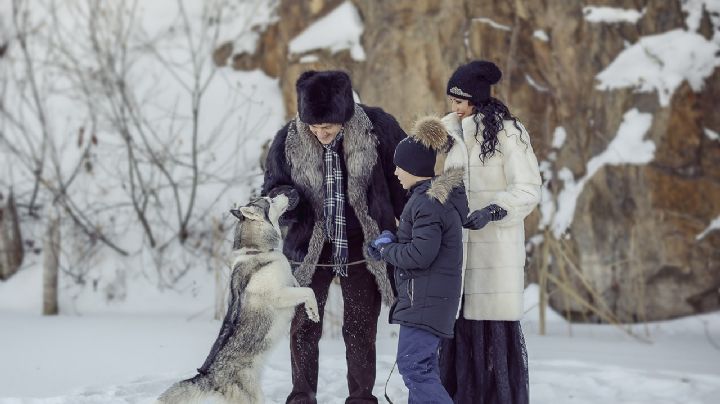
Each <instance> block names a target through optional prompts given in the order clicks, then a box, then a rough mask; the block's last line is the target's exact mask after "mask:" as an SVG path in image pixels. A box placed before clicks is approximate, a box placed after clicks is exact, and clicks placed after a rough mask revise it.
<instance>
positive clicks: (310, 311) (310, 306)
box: [305, 300, 320, 323]
mask: <svg viewBox="0 0 720 404" xmlns="http://www.w3.org/2000/svg"><path fill="white" fill-rule="evenodd" d="M305 313H307V316H308V318H309V319H310V320H312V321H313V322H316V323H319V322H320V315H319V314H318V307H317V303H316V302H315V301H314V300H311V301H309V302H305Z"/></svg>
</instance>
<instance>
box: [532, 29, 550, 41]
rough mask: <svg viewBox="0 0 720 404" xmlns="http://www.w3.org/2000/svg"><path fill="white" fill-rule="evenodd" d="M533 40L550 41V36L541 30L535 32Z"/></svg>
mask: <svg viewBox="0 0 720 404" xmlns="http://www.w3.org/2000/svg"><path fill="white" fill-rule="evenodd" d="M533 38H535V39H539V40H541V41H543V42H548V41H550V37H548V34H547V33H546V32H545V31H543V30H541V29H536V30H535V32H533Z"/></svg>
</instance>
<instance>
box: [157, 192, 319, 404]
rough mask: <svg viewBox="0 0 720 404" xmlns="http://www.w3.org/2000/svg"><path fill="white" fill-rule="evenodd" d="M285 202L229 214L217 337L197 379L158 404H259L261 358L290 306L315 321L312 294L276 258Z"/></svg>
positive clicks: (262, 201)
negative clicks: (225, 291)
mask: <svg viewBox="0 0 720 404" xmlns="http://www.w3.org/2000/svg"><path fill="white" fill-rule="evenodd" d="M288 203H289V200H288V198H287V197H286V196H285V195H283V194H280V195H278V196H276V197H275V198H268V197H264V198H257V199H255V200H253V201H251V202H250V203H249V204H247V205H246V206H243V207H241V208H240V209H233V210H231V213H232V214H233V215H234V216H235V217H237V218H238V219H239V223H238V224H237V225H236V227H235V240H234V242H233V254H234V262H233V266H232V268H233V269H232V276H231V280H230V302H229V304H228V310H227V314H226V315H225V319H224V320H223V323H222V326H221V328H220V335H218V337H217V340H216V341H215V344H213V346H212V349H211V350H210V354H209V355H208V357H207V359H206V360H205V363H204V364H203V365H202V367H200V368H199V369H198V370H197V371H198V374H197V375H196V376H195V377H193V378H191V379H187V380H183V381H181V382H178V383H175V384H174V385H172V386H171V387H170V388H169V389H168V390H167V391H165V392H164V393H163V394H162V395H161V396H160V398H159V399H158V400H159V403H163V404H180V403H183V404H190V403H198V404H199V403H203V404H207V403H213V404H226V403H227V404H229V403H243V404H255V403H262V402H263V394H262V390H261V389H260V377H259V376H260V371H261V368H262V362H263V357H264V354H265V353H267V352H268V351H269V350H270V349H271V348H272V347H273V346H274V345H275V343H276V342H277V340H278V339H279V338H280V337H281V336H282V335H283V333H284V332H287V329H288V327H289V325H290V320H292V317H293V315H294V314H295V306H297V305H299V304H302V303H304V304H305V312H306V313H307V315H308V317H309V318H310V319H311V320H312V321H315V322H318V321H319V320H320V318H319V317H318V308H317V301H316V300H315V294H314V293H313V290H312V289H310V288H301V287H299V286H298V283H297V281H296V280H295V278H294V277H293V275H292V273H291V270H290V263H289V262H288V260H287V258H285V256H284V255H283V253H282V246H281V243H282V239H281V236H280V226H279V224H278V220H279V218H280V215H282V214H283V212H285V210H286V209H287V208H288Z"/></svg>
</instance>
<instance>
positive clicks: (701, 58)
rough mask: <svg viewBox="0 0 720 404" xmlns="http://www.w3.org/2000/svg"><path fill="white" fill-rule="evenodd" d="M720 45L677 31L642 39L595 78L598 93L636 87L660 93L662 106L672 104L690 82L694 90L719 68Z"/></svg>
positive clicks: (701, 37)
mask: <svg viewBox="0 0 720 404" xmlns="http://www.w3.org/2000/svg"><path fill="white" fill-rule="evenodd" d="M718 54H720V45H719V44H718V43H717V42H713V41H708V40H707V39H705V38H704V37H703V36H702V35H700V34H697V33H694V32H688V31H685V30H682V29H675V30H672V31H668V32H664V33H662V34H657V35H649V36H645V37H642V38H641V39H640V40H639V41H638V42H637V43H635V44H633V45H630V46H629V47H627V48H626V49H624V50H623V51H622V52H620V54H619V55H618V56H617V57H616V58H615V60H614V61H613V62H612V63H610V65H609V66H607V67H606V68H605V69H604V70H603V71H602V72H600V73H599V74H598V75H597V76H596V79H597V80H598V81H599V84H598V85H597V88H598V89H599V90H613V89H619V88H628V87H629V88H634V89H635V91H637V92H653V91H657V93H658V97H659V99H660V104H661V105H662V106H664V107H666V106H668V105H669V104H670V99H671V98H672V95H673V93H674V92H675V90H676V89H677V88H678V87H679V86H680V84H682V82H684V81H687V82H688V84H690V87H691V88H692V89H693V91H696V92H699V91H701V90H702V89H703V86H704V83H705V80H706V79H707V78H708V77H709V76H710V75H711V74H712V73H713V71H714V70H715V68H716V67H717V66H719V65H720V56H718Z"/></svg>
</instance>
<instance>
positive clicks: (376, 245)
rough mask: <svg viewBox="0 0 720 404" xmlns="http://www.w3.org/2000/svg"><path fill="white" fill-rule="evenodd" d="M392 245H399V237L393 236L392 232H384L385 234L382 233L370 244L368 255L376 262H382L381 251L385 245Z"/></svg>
mask: <svg viewBox="0 0 720 404" xmlns="http://www.w3.org/2000/svg"><path fill="white" fill-rule="evenodd" d="M390 243H397V236H395V234H393V233H392V232H391V231H390V230H383V232H382V233H380V235H378V236H377V238H376V239H375V240H373V241H372V242H371V243H370V244H368V246H367V252H368V255H369V256H370V257H372V258H373V259H374V260H377V261H380V260H382V254H381V253H380V250H381V249H382V247H383V246H384V245H386V244H390Z"/></svg>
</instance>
